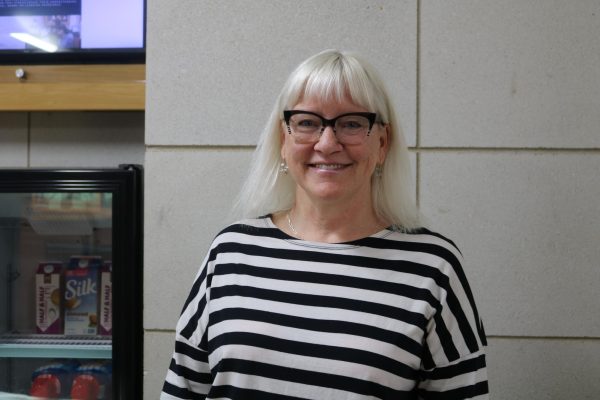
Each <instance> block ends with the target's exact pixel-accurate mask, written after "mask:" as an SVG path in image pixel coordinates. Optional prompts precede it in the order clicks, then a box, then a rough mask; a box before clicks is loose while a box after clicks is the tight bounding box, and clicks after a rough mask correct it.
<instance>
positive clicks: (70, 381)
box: [0, 191, 141, 399]
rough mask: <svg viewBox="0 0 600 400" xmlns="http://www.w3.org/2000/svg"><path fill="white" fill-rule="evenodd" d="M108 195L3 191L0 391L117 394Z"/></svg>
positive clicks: (12, 394)
mask: <svg viewBox="0 0 600 400" xmlns="http://www.w3.org/2000/svg"><path fill="white" fill-rule="evenodd" d="M113 197H114V194H113V192H112V191H104V192H103V191H90V192H85V191H72V192H69V191H64V192H56V191H55V192H53V191H46V192H43V191H40V192H29V193H24V192H15V193H9V192H0V399H4V398H10V399H15V398H30V396H32V397H42V398H65V399H111V398H113V390H112V385H113V361H114V360H113V358H114V354H113V330H112V327H113V321H112V319H113V312H112V311H113V287H112V280H113V274H112V265H113V256H114V252H113V250H114V249H113V241H114V240H115V237H116V236H115V235H114V232H113V229H114V226H113V221H114V219H113V217H114V215H113V212H114V210H113V205H114V201H113V200H114V198H113ZM139 311H140V312H141V310H139ZM133 334H134V332H132V335H133ZM116 397H119V396H116ZM116 397H115V398H116ZM119 398H120V397H119Z"/></svg>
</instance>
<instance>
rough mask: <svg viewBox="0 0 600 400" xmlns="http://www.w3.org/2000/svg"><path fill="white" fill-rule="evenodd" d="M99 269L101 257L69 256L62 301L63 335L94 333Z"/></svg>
mask: <svg viewBox="0 0 600 400" xmlns="http://www.w3.org/2000/svg"><path fill="white" fill-rule="evenodd" d="M101 266H102V258H101V257H96V256H74V257H71V259H70V261H69V265H68V267H67V270H66V271H65V290H64V299H63V300H64V309H65V334H66V335H97V334H98V300H99V297H98V294H99V290H98V287H99V284H98V279H99V273H100V268H101Z"/></svg>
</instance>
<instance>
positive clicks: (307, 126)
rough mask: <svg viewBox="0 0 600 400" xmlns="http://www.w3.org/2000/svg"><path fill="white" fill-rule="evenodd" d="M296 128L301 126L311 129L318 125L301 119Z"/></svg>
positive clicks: (312, 121)
mask: <svg viewBox="0 0 600 400" xmlns="http://www.w3.org/2000/svg"><path fill="white" fill-rule="evenodd" d="M298 126H302V127H305V128H312V127H315V126H318V123H317V122H316V121H314V120H310V119H303V120H301V121H298Z"/></svg>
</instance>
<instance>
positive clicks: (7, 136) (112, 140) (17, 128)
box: [0, 112, 144, 168]
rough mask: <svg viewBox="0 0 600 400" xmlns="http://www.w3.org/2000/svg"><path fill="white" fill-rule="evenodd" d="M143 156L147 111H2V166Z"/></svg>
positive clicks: (98, 162) (112, 162) (103, 162)
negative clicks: (145, 112) (145, 115)
mask: <svg viewBox="0 0 600 400" xmlns="http://www.w3.org/2000/svg"><path fill="white" fill-rule="evenodd" d="M143 162H144V113H143V112H31V113H29V112H0V168H26V167H33V168H43V167H81V168H100V167H113V168H116V167H117V166H118V165H119V164H123V163H135V164H143Z"/></svg>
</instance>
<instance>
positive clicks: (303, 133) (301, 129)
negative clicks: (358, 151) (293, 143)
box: [289, 113, 370, 144]
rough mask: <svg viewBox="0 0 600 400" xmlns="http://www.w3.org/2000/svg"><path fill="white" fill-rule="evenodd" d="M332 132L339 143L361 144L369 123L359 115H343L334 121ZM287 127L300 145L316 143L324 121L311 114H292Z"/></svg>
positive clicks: (323, 128) (322, 129)
mask: <svg viewBox="0 0 600 400" xmlns="http://www.w3.org/2000/svg"><path fill="white" fill-rule="evenodd" d="M334 124H335V125H334V132H335V136H336V138H337V140H338V141H339V142H340V143H346V144H355V143H361V142H362V141H363V140H364V139H365V138H366V137H367V134H368V133H369V128H370V121H369V119H368V118H366V117H364V116H361V115H352V114H351V115H344V116H341V117H339V118H336V119H335V122H334ZM289 127H290V129H291V133H292V135H294V138H295V139H296V140H297V141H298V142H301V143H310V142H317V141H318V140H319V138H320V137H321V134H322V132H323V131H324V130H325V126H324V121H323V119H321V118H320V117H319V116H317V115H313V114H302V113H299V114H294V115H292V116H291V117H290V120H289Z"/></svg>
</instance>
